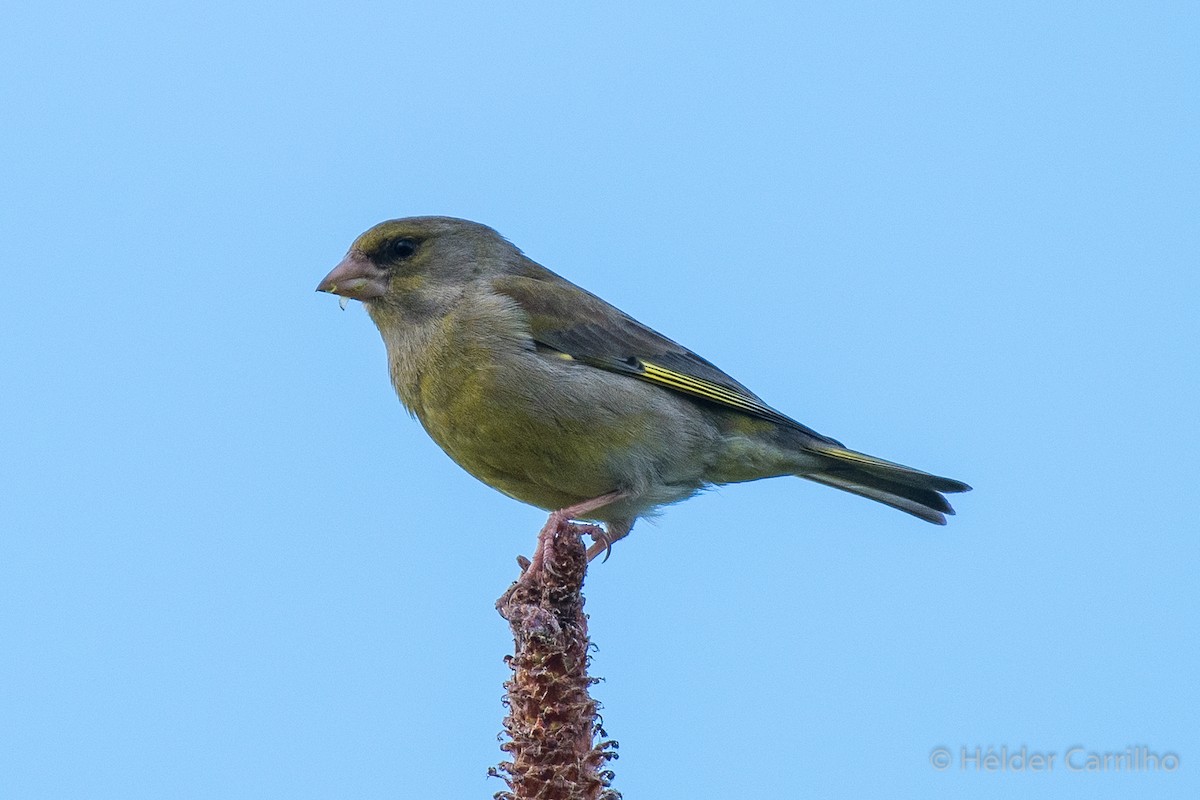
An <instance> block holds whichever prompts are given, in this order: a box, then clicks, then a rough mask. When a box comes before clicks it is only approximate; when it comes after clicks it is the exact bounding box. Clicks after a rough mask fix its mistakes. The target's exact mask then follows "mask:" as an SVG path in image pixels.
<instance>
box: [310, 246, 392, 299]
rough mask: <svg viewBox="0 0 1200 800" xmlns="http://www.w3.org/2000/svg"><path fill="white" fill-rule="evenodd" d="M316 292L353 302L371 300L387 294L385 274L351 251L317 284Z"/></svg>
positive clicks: (364, 257) (365, 258)
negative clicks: (349, 299)
mask: <svg viewBox="0 0 1200 800" xmlns="http://www.w3.org/2000/svg"><path fill="white" fill-rule="evenodd" d="M317 291H318V292H329V293H330V294H340V295H341V296H342V297H350V298H353V299H355V300H373V299H374V298H376V297H383V296H384V295H385V294H387V273H385V272H384V271H383V270H381V269H380V268H379V267H377V266H375V265H374V264H372V263H371V261H370V259H368V258H367V257H366V256H364V255H363V254H362V253H356V252H355V251H353V250H351V251H350V252H349V253H347V254H346V257H345V258H343V259H342V263H340V264H338V265H337V266H336V267H334V268H333V272H331V273H329V274H328V275H326V276H325V278H324V279H323V280H322V281H321V282H320V283H319V284H317Z"/></svg>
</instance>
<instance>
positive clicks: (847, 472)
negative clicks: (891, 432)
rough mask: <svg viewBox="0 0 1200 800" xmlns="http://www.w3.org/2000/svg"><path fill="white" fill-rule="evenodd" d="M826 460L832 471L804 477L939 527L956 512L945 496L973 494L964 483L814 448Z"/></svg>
mask: <svg viewBox="0 0 1200 800" xmlns="http://www.w3.org/2000/svg"><path fill="white" fill-rule="evenodd" d="M812 449H814V450H816V452H818V453H820V454H821V455H823V456H826V458H827V459H828V460H827V464H828V467H827V468H826V469H821V470H819V471H814V472H806V473H804V474H802V475H801V476H800V477H802V478H807V479H808V480H811V481H815V482H817V483H821V484H824V485H826V486H832V487H834V488H836V489H841V490H843V491H846V492H850V493H852V494H857V495H859V496H861V497H866V498H869V499H871V500H875V501H876V502H879V503H883V504H884V505H888V506H891V507H892V508H896V509H899V510H900V511H904V512H906V513H909V514H912V515H913V516H914V517H919V518H920V519H923V520H925V521H926V522H932V523H933V524H935V525H945V524H946V516H945V515H946V514H953V513H954V509H953V508H952V507H951V505H950V503H948V502H947V501H946V498H945V497H943V496H942V493H943V492H946V493H952V492H969V491H970V490H971V487H970V486H968V485H967V484H965V483H963V482H962V481H956V480H954V479H952V478H943V477H941V476H939V475H931V474H930V473H928V472H921V471H920V470H917V469H913V468H912V467H906V466H904V465H903V464H895V463H893V462H891V461H884V460H883V459H881V458H875V457H874V456H869V455H866V454H865V453H859V452H856V451H854V450H848V449H846V448H843V447H831V446H818V447H814V448H812Z"/></svg>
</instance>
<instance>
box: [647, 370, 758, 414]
mask: <svg viewBox="0 0 1200 800" xmlns="http://www.w3.org/2000/svg"><path fill="white" fill-rule="evenodd" d="M641 368H642V369H641V372H640V373H639V374H640V377H643V378H645V379H646V380H648V381H650V382H652V383H658V384H661V385H663V386H666V387H668V388H671V389H675V390H676V391H680V392H684V393H686V394H691V395H695V396H697V397H703V398H705V399H706V400H711V401H713V402H714V403H720V404H721V405H726V406H730V407H732V408H736V409H738V410H740V411H745V412H747V413H750V414H754V415H756V416H761V417H767V418H768V419H780V417H781V416H782V415H781V414H780V413H779V412H778V411H775V410H774V409H772V408H769V407H767V406H765V405H763V404H762V403H759V402H757V401H755V400H752V399H750V398H749V397H746V396H745V395H744V394H740V393H738V392H735V391H734V390H732V389H729V388H726V387H724V386H721V385H720V384H718V383H713V382H712V381H706V380H704V379H703V378H695V377H692V376H691V375H684V374H683V373H682V372H676V371H675V370H671V369H667V368H666V367H660V366H658V365H657V364H652V363H650V362H648V361H642V362H641Z"/></svg>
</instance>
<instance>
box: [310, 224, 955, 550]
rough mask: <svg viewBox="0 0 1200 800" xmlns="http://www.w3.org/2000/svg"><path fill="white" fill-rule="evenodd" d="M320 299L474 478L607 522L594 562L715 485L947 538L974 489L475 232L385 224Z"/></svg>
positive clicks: (560, 516)
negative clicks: (849, 436)
mask: <svg viewBox="0 0 1200 800" xmlns="http://www.w3.org/2000/svg"><path fill="white" fill-rule="evenodd" d="M317 290H318V291H322V292H330V293H332V294H336V295H341V296H342V297H344V298H354V299H356V300H360V301H362V303H363V304H364V305H365V306H366V308H367V313H368V314H370V316H371V319H372V320H373V321H374V322H375V325H376V326H377V327H378V328H379V332H380V334H381V335H382V337H383V341H384V344H385V345H386V348H387V356H388V367H389V369H390V372H391V378H392V385H393V386H394V387H395V389H396V393H397V394H398V395H399V396H400V401H401V402H402V403H403V404H404V406H405V408H407V409H408V411H409V412H410V413H412V414H413V415H415V416H416V417H417V419H419V420H420V421H421V424H422V425H423V426H424V427H425V430H426V431H427V432H428V433H429V435H430V436H431V437H433V440H434V441H435V442H437V443H438V445H440V446H441V448H442V449H443V450H445V451H446V453H447V454H449V456H450V457H451V458H452V459H454V460H455V461H456V462H457V463H458V464H459V465H460V466H461V467H462V468H463V469H465V470H466V471H467V472H469V473H471V474H472V475H474V476H475V477H476V478H478V479H479V480H481V481H483V482H484V483H486V484H488V485H489V486H492V487H494V488H496V489H498V490H500V491H501V492H503V493H505V494H507V495H509V496H510V497H513V498H516V499H517V500H521V501H523V502H525V503H529V504H531V505H534V506H538V507H540V508H544V509H547V510H550V511H552V512H553V514H552V519H557V520H560V521H561V520H564V519H581V520H592V521H597V522H603V523H604V524H605V530H603V531H599V530H598V529H597V530H598V532H597V533H596V534H594V538H595V542H594V543H593V544H592V545H591V547H589V548H588V558H589V560H590V559H593V558H595V557H596V556H597V555H598V554H599V553H605V554H606V555H607V554H608V552H609V550H610V548H611V547H612V544H613V543H614V542H616V541H617V540H618V539H621V538H622V537H624V536H626V535H627V534H628V533H629V531H630V529H631V528H632V527H633V524H634V522H635V521H636V520H637V519H638V518H639V517H642V516H645V515H647V514H651V513H653V512H655V511H656V510H657V509H659V508H660V507H662V506H665V505H668V504H670V503H675V502H678V501H680V500H683V499H685V498H688V497H691V496H692V495H694V494H696V493H697V492H699V491H700V490H702V489H704V488H706V487H710V486H713V485H720V484H727V483H738V482H741V481H752V480H758V479H759V478H771V477H777V476H782V475H796V476H798V477H801V478H807V479H808V480H810V481H815V482H817V483H822V484H825V485H826V486H833V487H835V488H838V489H842V490H844V491H847V492H852V493H854V494H857V495H861V496H863V497H867V498H870V499H871V500H876V501H878V502H880V503H885V504H886V505H889V506H892V507H893V508H898V509H900V510H901V511H906V512H908V513H909V514H912V515H913V516H916V517H920V518H921V519H923V520H926V521H927V522H933V523H936V524H939V525H944V524H945V523H946V517H945V515H946V514H953V513H954V511H953V509H951V507H950V504H949V503H947V502H946V498H945V497H943V496H942V495H943V493H949V492H965V491H968V490H969V489H970V488H971V487H969V486H967V485H966V484H965V483H961V482H959V481H956V480H952V479H950V478H942V477H938V476H937V475H931V474H929V473H927V472H921V471H919V470H915V469H912V468H910V467H905V466H902V465H900V464H895V463H892V462H890V461H884V460H882V459H879V458H875V457H873V456H869V455H866V454H864V453H859V452H856V451H854V450H850V449H848V448H846V447H845V446H843V445H842V444H841V443H840V442H838V441H836V440H834V439H830V438H829V437H828V436H822V435H821V434H819V433H817V432H816V431H814V430H812V429H811V428H808V427H806V426H804V425H802V424H800V423H799V422H796V421H795V420H793V419H791V418H790V417H787V416H785V415H784V414H782V413H780V412H778V411H776V410H775V409H774V408H772V407H770V406H768V405H767V404H766V403H765V402H763V401H762V400H761V399H760V398H759V397H758V396H757V395H755V394H754V393H753V392H751V391H750V390H749V389H747V388H746V387H745V386H743V385H742V384H740V383H738V382H737V381H735V380H734V379H733V378H731V377H729V376H728V375H726V374H725V373H724V372H722V371H721V370H720V369H718V368H717V367H715V366H714V365H713V364H711V363H709V362H708V361H706V360H705V359H703V358H701V357H700V356H698V355H696V354H695V353H693V352H692V351H691V350H688V349H687V348H685V347H682V346H680V345H678V344H676V343H675V342H673V341H671V340H670V339H668V338H666V337H665V336H663V335H662V334H660V333H658V332H656V331H654V330H651V329H650V328H649V327H647V326H645V325H643V324H642V323H640V322H638V321H637V320H635V319H633V318H632V317H630V316H629V315H627V314H625V313H623V312H622V311H620V310H619V309H617V308H615V307H614V306H611V305H609V304H608V303H606V302H605V301H603V300H601V299H600V298H599V297H596V296H595V295H593V294H591V293H589V292H587V291H585V290H584V289H581V288H580V287H578V286H576V285H575V284H573V283H571V282H570V281H567V280H566V279H564V278H562V277H560V276H558V275H557V274H555V273H553V272H551V271H550V270H548V269H546V268H545V267H543V266H541V265H540V264H537V263H535V262H534V261H532V260H530V259H529V258H527V257H526V256H525V255H524V254H523V253H522V252H521V251H520V250H518V249H517V248H516V247H514V246H513V245H512V244H510V243H509V242H508V241H507V240H506V239H504V237H502V236H501V235H500V234H498V233H497V232H496V231H494V230H492V229H491V228H489V227H487V226H485V225H481V224H479V223H476V222H470V221H467V220H463V219H454V218H451V217H410V218H407V219H395V220H389V221H387V222H382V223H380V224H379V225H376V226H375V227H373V228H371V229H370V230H368V231H367V232H366V233H364V234H362V235H361V236H359V237H358V239H356V240H355V242H354V244H353V245H351V247H350V251H349V252H348V253H347V254H346V257H345V258H344V259H343V260H342V262H341V263H340V264H338V265H337V267H335V268H334V270H333V271H332V272H330V273H329V274H328V275H327V276H325V278H324V280H322V281H321V283H320V285H318V287H317Z"/></svg>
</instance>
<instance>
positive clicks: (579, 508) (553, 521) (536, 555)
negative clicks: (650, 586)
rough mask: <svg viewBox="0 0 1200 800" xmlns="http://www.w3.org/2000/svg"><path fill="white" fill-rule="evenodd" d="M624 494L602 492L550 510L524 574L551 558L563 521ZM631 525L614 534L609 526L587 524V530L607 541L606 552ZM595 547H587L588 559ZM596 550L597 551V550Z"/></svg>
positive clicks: (598, 540) (567, 520)
mask: <svg viewBox="0 0 1200 800" xmlns="http://www.w3.org/2000/svg"><path fill="white" fill-rule="evenodd" d="M624 496H625V494H624V493H623V492H609V493H608V494H602V495H600V496H599V497H593V498H592V499H591V500H584V501H583V502H582V503H576V504H575V505H573V506H567V507H566V508H560V509H558V510H557V511H552V512H550V518H549V519H547V520H546V524H545V525H543V526H542V530H541V532H540V533H539V534H538V543H537V549H536V550H534V551H533V559H532V560H531V562H530V564H529V566H528V567H527V568H526V570H525V572H526V574H536V573H537V572H540V571H541V570H542V566H543V564H545V563H546V561H547V560H553V558H552V554H553V552H554V537H555V534H556V533H557V531H558V529H559V527H561V526H562V525H563V524H564V523H567V522H570V521H571V520H573V519H578V518H579V517H583V516H586V515H587V514H588V513H589V512H592V511H595V510H596V509H597V508H603V507H604V506H606V505H608V504H609V503H613V502H616V501H617V500H620V499H621V498H622V497H624ZM632 527H633V524H632V523H630V524H629V525H627V526H625V528H624V530H621V532H620V533H619V534H618V535H616V536H612V535H611V533H612V530H613V528H612V527H611V526H610V529H609V531H607V532H606V531H603V530H601V529H600V528H598V527H596V526H595V525H588V526H587V528H588V531H587V532H588V533H590V534H591V536H592V538H593V539H594V540H595V541H596V542H597V543H599V542H608V543H607V544H606V545H605V546H604V548H603V549H604V550H605V551H606V552H607V550H608V549H609V548H611V546H612V542H615V541H616V540H617V539H620V538H621V537H622V536H624V535H625V534H627V533H629V529H630V528H632ZM595 547H596V545H595V544H593V545H592V547H590V548H588V560H589V561H591V560H592V559H593V558H595V557H596V555H595V554H594V553H592V549H593V548H595ZM596 552H597V553H598V552H599V551H596Z"/></svg>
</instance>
